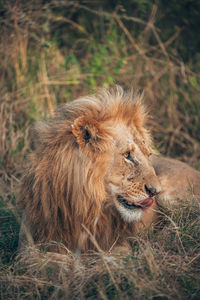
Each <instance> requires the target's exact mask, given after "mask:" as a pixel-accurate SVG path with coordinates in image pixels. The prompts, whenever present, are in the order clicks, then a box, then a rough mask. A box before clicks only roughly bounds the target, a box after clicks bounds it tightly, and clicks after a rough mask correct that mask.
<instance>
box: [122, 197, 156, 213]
mask: <svg viewBox="0 0 200 300" xmlns="http://www.w3.org/2000/svg"><path fill="white" fill-rule="evenodd" d="M117 200H118V201H119V203H121V204H122V205H123V206H124V207H125V208H127V209H130V210H132V209H139V208H140V209H147V208H149V207H150V206H151V205H152V204H153V201H154V199H153V198H152V197H149V198H145V199H143V200H141V201H139V202H137V203H131V204H130V203H129V202H128V200H126V199H125V198H123V197H122V196H121V195H117Z"/></svg>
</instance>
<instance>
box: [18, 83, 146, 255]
mask: <svg viewBox="0 0 200 300" xmlns="http://www.w3.org/2000/svg"><path fill="white" fill-rule="evenodd" d="M141 98H142V97H141V96H140V95H138V94H134V92H133V91H129V92H124V91H123V90H122V89H121V88H120V87H117V88H115V89H112V90H109V91H108V90H104V89H103V90H101V91H100V92H99V94H97V95H96V96H90V97H83V98H79V99H77V100H75V101H73V102H71V103H70V104H66V105H64V106H62V107H60V108H59V109H58V110H57V111H56V112H55V116H54V117H53V118H52V119H50V120H49V121H44V122H38V123H37V124H36V126H35V128H34V130H33V132H34V151H33V152H32V154H31V155H30V156H29V158H28V161H29V162H28V167H27V170H26V173H25V175H24V177H23V179H22V182H21V186H20V191H19V197H18V200H17V202H18V205H19V206H20V208H21V209H23V210H25V214H26V216H27V222H28V225H29V227H30V231H31V234H32V236H33V239H34V240H35V242H47V241H49V240H53V241H56V242H58V243H59V242H62V243H63V244H64V245H65V246H66V247H67V248H68V249H71V250H75V249H77V248H79V249H81V250H82V251H86V250H88V249H95V245H94V243H93V242H92V241H91V236H90V234H91V235H92V236H93V237H95V239H96V241H97V243H98V244H99V247H100V248H101V249H103V250H109V249H110V247H112V245H113V244H114V243H121V242H122V241H124V240H125V239H126V237H127V236H130V235H132V234H133V233H134V224H126V223H125V222H124V221H123V220H122V218H121V216H120V215H119V213H118V212H117V211H116V209H115V208H114V207H113V203H112V201H111V199H109V197H108V195H107V191H106V186H105V181H104V177H105V170H106V169H107V162H108V160H109V159H111V157H109V156H110V154H109V155H108V153H107V151H106V150H107V149H108V148H109V147H110V141H109V136H110V135H112V132H107V131H105V130H103V128H101V124H102V123H103V122H105V121H108V120H113V122H116V123H120V122H122V121H123V122H124V123H125V124H126V125H128V126H135V127H136V129H137V130H138V131H139V132H140V134H141V135H142V137H143V138H144V139H150V137H149V134H148V132H147V131H146V130H145V129H144V127H143V126H144V122H145V121H146V112H145V109H144V107H143V105H142V103H141ZM87 119H88V120H89V119H92V120H95V121H93V122H94V123H95V122H98V125H97V124H94V128H96V126H98V127H99V128H98V136H97V138H96V139H94V143H93V149H92V151H90V153H88V155H87V153H84V155H83V154H82V151H81V149H82V148H84V142H83V143H82V141H81V136H80V137H79V129H80V130H81V129H82V128H83V127H84V125H85V124H84V122H86V123H87ZM77 123H78V126H77ZM90 126H91V128H90V130H91V131H92V130H93V124H90ZM111 131H112V130H111ZM85 134H87V132H86V133H85ZM76 137H77V138H79V145H77V139H76ZM96 141H98V142H96ZM102 150H103V151H102Z"/></svg>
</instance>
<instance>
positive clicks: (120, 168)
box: [109, 124, 161, 223]
mask: <svg viewBox="0 0 200 300" xmlns="http://www.w3.org/2000/svg"><path fill="white" fill-rule="evenodd" d="M113 140H114V146H113V154H114V157H113V164H112V165H111V166H110V174H109V177H110V178H112V179H111V181H110V182H109V191H110V193H111V195H112V198H113V200H114V204H115V207H116V209H117V210H118V212H119V213H120V215H121V217H122V219H123V220H124V221H125V222H127V223H130V222H133V221H139V220H140V219H141V217H142V215H143V212H144V210H147V209H149V208H150V207H151V206H152V204H153V202H154V198H153V197H154V196H155V195H156V194H157V193H159V192H160V190H161V188H160V183H159V182H158V179H157V176H156V174H155V172H154V169H153V167H152V164H151V161H150V159H149V156H150V151H151V148H150V145H148V140H144V138H142V137H141V135H140V133H139V132H138V131H137V129H136V128H132V129H130V128H128V127H127V126H125V125H124V124H120V125H117V126H116V128H115V136H114V139H113ZM141 140H142V143H141ZM151 191H154V192H151Z"/></svg>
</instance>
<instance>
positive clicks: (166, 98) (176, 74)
mask: <svg viewBox="0 0 200 300" xmlns="http://www.w3.org/2000/svg"><path fill="white" fill-rule="evenodd" d="M126 2H127V4H125V2H124V1H108V0H103V1H94V2H93V1H57V0H51V1H42V0H37V1H33V0H31V1H24V0H19V1H12V0H11V1H3V0H1V1H0V26H1V36H0V45H1V47H0V58H1V65H0V74H1V75H0V78H1V80H0V270H1V271H0V283H1V288H0V298H2V299H66V298H70V297H71V298H72V299H76V298H91V299H118V298H119V299H120V298H122V299H132V298H134V299H141V298H142V299H198V298H199V297H200V294H199V285H200V282H199V271H200V270H199V263H198V262H199V258H200V256H199V252H198V251H199V246H200V245H199V240H200V231H199V228H200V227H199V206H198V205H197V203H196V202H195V200H194V203H192V204H191V203H190V204H189V203H186V204H185V205H184V206H183V207H181V208H180V209H179V210H177V211H173V212H167V213H165V216H164V217H163V221H162V224H161V225H162V226H161V228H159V229H155V231H154V234H152V233H151V232H149V235H148V236H147V237H146V238H142V237H140V236H139V237H136V238H134V239H133V241H132V243H131V244H132V251H127V253H112V254H105V253H102V252H101V251H99V253H96V255H91V256H89V255H88V256H87V257H84V258H82V257H80V256H77V255H75V254H72V253H69V257H67V258H66V261H64V262H56V261H55V259H53V258H52V259H50V258H49V257H48V256H46V255H45V253H43V252H40V251H39V250H38V249H35V248H31V249H28V250H27V252H26V253H24V255H23V257H18V258H16V251H17V240H18V232H19V219H20V213H19V212H18V211H17V210H16V208H15V197H16V186H17V183H18V181H19V180H20V177H21V175H22V173H23V165H24V159H25V157H26V156H27V154H28V153H29V151H30V149H31V147H32V144H31V139H30V138H29V135H30V134H29V128H30V126H31V125H32V124H33V122H35V120H38V119H44V118H48V117H49V116H50V115H52V114H53V110H54V108H55V107H56V106H57V105H60V104H63V103H66V102H69V101H71V100H73V99H75V98H76V97H78V96H80V95H86V94H90V93H91V92H94V91H95V90H96V89H97V87H99V86H110V85H112V84H116V83H117V84H120V85H122V86H123V87H124V88H128V87H130V86H131V85H134V86H135V87H136V88H138V89H142V90H144V93H145V99H146V103H147V105H148V106H149V110H150V112H151V115H152V119H151V120H150V121H149V127H150V128H151V130H152V133H153V136H154V139H155V147H156V148H157V150H158V151H160V152H161V153H162V154H164V155H167V156H172V157H177V158H178V159H181V160H183V161H187V162H188V163H189V164H190V165H191V166H193V167H195V168H200V165H199V161H200V141H199V128H200V117H199V116H200V100H199V92H200V86H199V81H200V60H199V53H198V51H199V49H198V48H197V47H198V45H199V36H198V34H197V30H196V29H195V28H199V25H200V24H199V14H198V13H199V9H200V1H189V0H184V1H182V2H181V3H182V4H181V5H179V4H177V1H170V3H169V1H167V2H166V1H164V0H162V1H153V0H142V1H139V0H129V1H126ZM166 3H167V4H166ZM168 3H169V4H168ZM197 12H198V13H197Z"/></svg>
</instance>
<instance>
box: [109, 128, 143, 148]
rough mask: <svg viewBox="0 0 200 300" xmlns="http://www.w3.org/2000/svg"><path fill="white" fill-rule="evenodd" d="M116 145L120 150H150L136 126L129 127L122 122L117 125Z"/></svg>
mask: <svg viewBox="0 0 200 300" xmlns="http://www.w3.org/2000/svg"><path fill="white" fill-rule="evenodd" d="M114 139H115V145H116V147H117V149H118V150H119V151H120V152H122V153H123V152H126V151H135V152H136V153H137V152H141V151H142V152H143V153H145V154H146V153H147V152H148V146H147V144H146V141H145V140H144V139H143V137H142V136H141V135H140V133H139V132H138V130H137V129H136V128H129V127H127V126H126V125H125V124H123V123H120V124H117V125H116V127H115V138H114Z"/></svg>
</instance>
